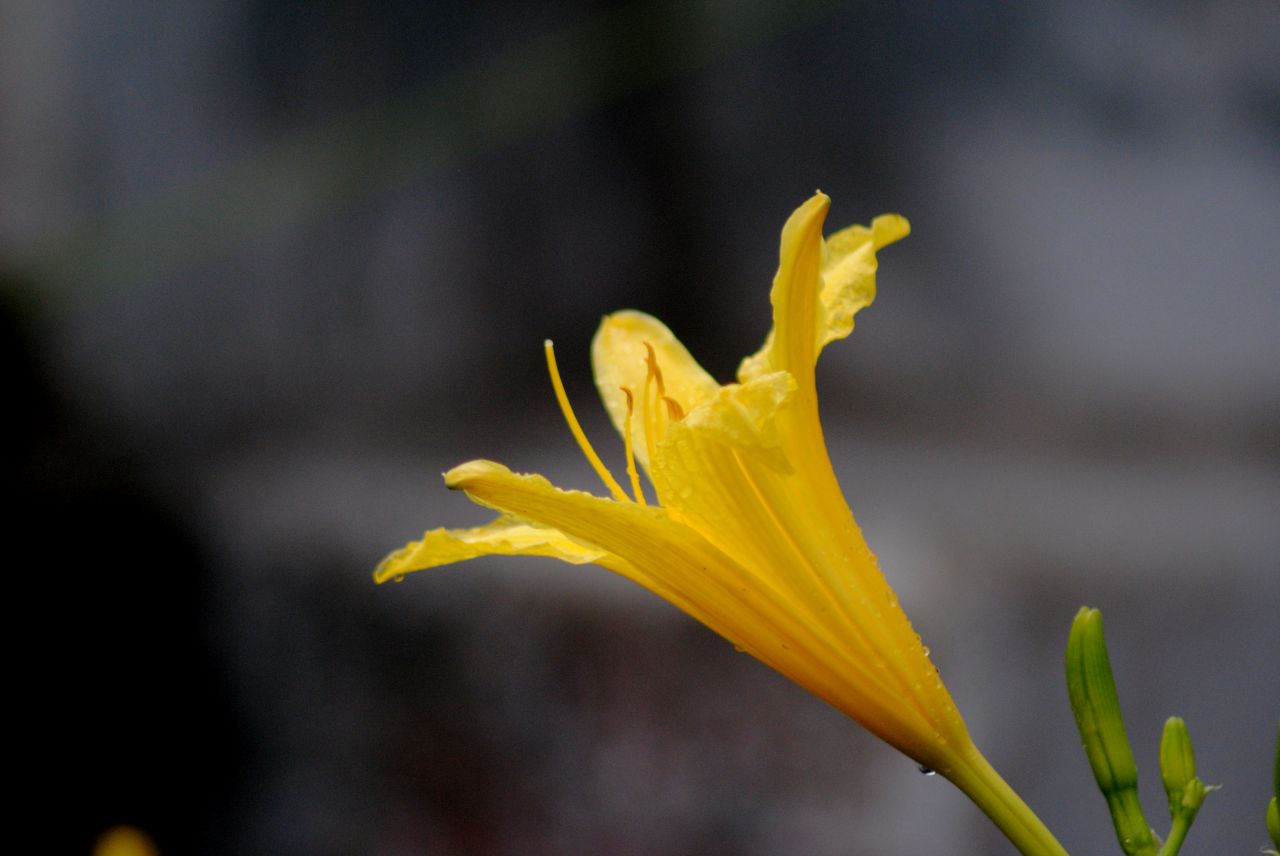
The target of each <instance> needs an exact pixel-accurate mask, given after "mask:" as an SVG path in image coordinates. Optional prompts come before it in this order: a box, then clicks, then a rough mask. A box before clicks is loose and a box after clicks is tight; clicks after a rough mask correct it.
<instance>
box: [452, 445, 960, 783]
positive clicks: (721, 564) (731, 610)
mask: <svg viewBox="0 0 1280 856" xmlns="http://www.w3.org/2000/svg"><path fill="white" fill-rule="evenodd" d="M722 448H728V447H722ZM445 481H446V483H447V484H448V485H449V487H451V488H455V489H460V490H464V491H466V493H467V495H468V496H470V497H471V498H472V499H473V500H474V501H476V502H478V503H480V504H481V505H485V506H489V507H492V508H497V509H501V510H504V511H507V512H508V513H510V514H513V515H515V516H517V517H519V518H521V519H526V520H530V521H534V522H536V523H537V524H539V525H542V526H547V527H552V528H554V529H557V530H560V531H562V532H563V533H564V534H565V535H567V536H569V537H570V538H572V539H573V540H575V541H581V542H582V543H584V544H595V545H598V546H599V547H600V548H601V550H602V551H603V552H605V553H606V554H609V555H611V556H613V557H614V559H615V560H616V561H617V565H616V567H615V566H610V567H612V568H613V569H614V570H616V571H617V572H618V573H620V574H622V575H623V576H626V577H628V578H630V579H632V580H633V581H634V582H637V583H639V584H640V585H642V586H644V587H645V588H648V589H649V590H651V591H653V592H654V593H655V594H657V595H659V596H660V597H663V598H665V599H666V600H668V601H669V602H671V603H672V604H674V605H675V606H677V607H679V608H680V609H682V610H684V611H685V612H686V613H688V614H689V615H691V616H692V617H694V618H696V619H697V620H699V621H701V622H702V623H703V624H705V625H707V626H708V627H710V628H711V629H712V630H714V631H715V632H716V633H719V634H720V635H721V636H723V637H724V638H726V639H728V640H729V641H731V642H733V643H734V644H735V645H737V646H738V647H740V648H742V649H743V650H745V651H748V652H749V653H751V654H752V655H753V656H755V657H756V658H757V659H759V660H761V661H762V662H764V663H765V664H766V665H768V666H771V667H772V668H774V669H776V670H778V671H780V672H781V673H783V674H785V675H788V676H789V677H791V678H792V679H793V680H795V681H796V682H797V683H799V684H800V685H801V686H803V687H805V688H806V689H808V690H810V691H811V692H813V693H814V694H816V695H818V696H819V697H820V698H823V699H824V700H826V701H827V702H829V703H830V704H832V705H833V706H835V707H836V708H837V709H839V710H841V711H843V712H845V713H846V714H848V715H849V716H851V717H853V718H854V719H856V720H858V721H859V722H861V723H862V724H863V725H864V726H866V727H867V728H869V729H870V730H872V731H873V732H875V733H876V734H878V735H880V736H881V737H882V738H883V739H885V740H887V741H889V742H890V743H891V744H892V745H894V746H897V747H898V748H900V749H902V750H903V751H906V752H908V753H909V754H911V755H912V757H915V758H924V759H928V758H931V757H933V755H934V753H935V752H936V751H937V747H938V746H939V745H941V743H942V741H943V738H942V735H941V733H940V730H939V729H938V727H937V724H936V723H935V722H934V721H932V720H930V719H929V718H928V717H927V715H926V714H925V713H924V711H923V710H922V709H921V708H919V707H918V706H915V705H903V704H902V695H901V693H900V692H898V691H892V690H887V689H886V685H885V683H884V679H883V678H881V677H880V676H878V675H875V674H874V673H873V670H874V669H875V668H877V667H876V666H875V665H874V663H872V662H870V661H869V659H868V658H867V657H866V653H867V651H866V650H864V649H863V648H862V647H861V646H855V647H850V646H848V645H847V643H846V642H842V641H840V640H839V639H837V638H835V637H833V636H832V634H831V630H832V625H831V624H830V623H829V622H827V621H824V620H822V619H821V618H819V617H817V616H815V614H814V613H813V612H812V611H811V610H810V609H808V608H807V607H806V606H805V605H804V604H803V603H801V602H799V601H798V600H797V592H796V590H795V589H794V587H792V586H789V585H785V584H783V581H782V579H781V577H780V576H779V572H780V571H781V569H778V568H772V569H769V572H768V573H764V574H761V573H758V572H757V570H756V569H754V568H752V567H749V566H744V565H743V564H741V563H739V562H737V561H735V560H734V559H732V558H731V557H730V556H729V555H728V554H726V553H725V552H724V551H722V550H721V549H720V548H718V547H717V546H716V545H715V544H713V543H711V542H710V541H708V540H707V539H706V538H704V537H703V536H702V535H701V534H699V533H698V531H696V530H695V529H693V528H690V527H689V526H686V525H684V524H683V523H681V522H678V521H677V520H673V519H672V518H671V517H670V516H669V515H668V514H667V513H666V512H665V511H663V510H662V509H660V508H654V507H651V506H640V505H636V504H634V503H621V502H615V501H613V500H609V499H604V498H601V497H596V496H592V495H591V494H588V493H583V492H581V491H567V490H560V489H559V488H556V487H554V486H552V485H551V483H550V482H548V481H547V480H546V479H545V478H543V477H542V476H538V475H523V474H518V473H513V472H511V471H510V470H508V469H507V468H506V467H503V466H502V465H500V464H495V463H493V462H491V461H472V462H470V463H467V464H463V465H462V466H459V467H456V468H455V469H453V470H451V471H449V472H448V473H446V474H445Z"/></svg>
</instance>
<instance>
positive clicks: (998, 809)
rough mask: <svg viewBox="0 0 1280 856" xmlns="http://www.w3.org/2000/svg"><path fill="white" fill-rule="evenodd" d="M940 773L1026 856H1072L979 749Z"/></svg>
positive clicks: (940, 770)
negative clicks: (1069, 855)
mask: <svg viewBox="0 0 1280 856" xmlns="http://www.w3.org/2000/svg"><path fill="white" fill-rule="evenodd" d="M938 772H939V773H941V774H942V775H944V776H946V777H947V778H948V779H950V780H951V782H952V783H953V784H954V785H955V786H956V787H958V788H959V789H960V790H961V791H963V792H964V794H965V796H967V797H969V799H971V800H973V802H974V804H975V805H977V806H978V808H980V809H982V811H983V813H985V814H986V816H987V817H989V818H991V822H992V823H994V824H995V825H996V827H997V828H999V830H1000V831H1001V832H1003V833H1004V836H1005V838H1008V839H1009V841H1011V842H1012V843H1013V846H1014V847H1017V848H1018V851H1019V852H1020V853H1022V854H1023V856H1068V854H1067V851H1066V850H1065V849H1064V848H1063V846H1062V845H1061V844H1059V843H1058V840H1057V839H1056V838H1054V837H1053V833H1051V832H1050V831H1049V830H1048V828H1046V827H1045V825H1044V824H1043V823H1042V822H1041V821H1040V818H1038V817H1036V815H1035V812H1033V811H1032V810H1031V809H1030V808H1028V807H1027V804H1026V803H1025V802H1023V801H1022V798H1021V797H1020V796H1018V795H1017V793H1015V792H1014V790H1013V788H1011V787H1009V785H1008V784H1007V783H1006V782H1005V780H1004V779H1002V778H1000V774H999V773H997V772H996V770H995V768H994V767H992V766H991V764H990V763H988V762H987V759H986V758H984V757H982V753H981V752H979V751H978V750H977V749H976V748H974V749H973V750H972V751H971V752H968V753H966V755H965V756H964V757H962V758H961V763H960V764H957V765H956V766H954V767H951V768H950V769H939V770H938Z"/></svg>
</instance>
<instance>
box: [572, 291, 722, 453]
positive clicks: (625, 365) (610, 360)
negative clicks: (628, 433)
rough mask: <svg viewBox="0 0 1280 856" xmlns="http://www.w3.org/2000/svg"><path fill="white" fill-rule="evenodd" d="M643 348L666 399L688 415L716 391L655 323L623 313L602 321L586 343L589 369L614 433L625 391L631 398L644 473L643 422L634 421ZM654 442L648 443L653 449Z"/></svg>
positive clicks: (622, 415)
mask: <svg viewBox="0 0 1280 856" xmlns="http://www.w3.org/2000/svg"><path fill="white" fill-rule="evenodd" d="M646 343H648V344H649V346H650V347H652V348H653V350H654V355H655V356H656V358H657V363H658V367H659V368H660V369H661V371H662V376H663V381H664V383H665V384H666V394H667V396H668V397H669V398H671V399H673V400H675V401H676V402H678V403H679V405H680V407H681V408H683V409H684V411H685V412H686V413H687V412H689V411H690V410H693V409H694V408H696V407H698V406H699V405H701V404H702V403H703V402H704V401H706V400H707V399H708V398H710V397H711V396H713V395H715V393H716V390H718V389H719V388H720V385H719V384H718V383H716V382H715V379H714V378H712V377H711V375H709V374H707V372H706V371H705V370H704V369H703V368H702V366H700V365H698V363H697V361H696V360H695V359H694V358H693V357H692V356H691V355H690V354H689V351H688V350H686V349H685V346H684V345H682V344H680V340H679V339H677V338H676V337H675V334H674V333H672V332H671V330H670V329H668V328H667V325H665V324H663V323H662V322H661V321H659V320H658V319H657V318H654V317H653V316H651V315H646V314H645V313H643V312H637V311H635V310H634V309H625V310H623V311H621V312H615V313H613V314H612V315H606V316H605V318H604V320H603V321H601V322H600V329H599V330H597V331H596V335H595V338H594V339H592V341H591V366H592V369H593V371H594V372H595V378H596V388H597V389H598V390H599V391H600V398H601V399H603V400H604V406H605V409H606V410H608V411H609V418H610V419H612V420H613V425H614V427H615V428H617V429H618V431H619V433H621V432H622V430H623V425H624V423H625V420H626V419H627V396H626V393H624V392H623V391H622V388H623V387H627V388H628V389H630V390H631V391H632V393H633V395H635V396H636V399H635V401H636V404H635V408H636V416H635V417H634V418H633V420H632V431H633V432H634V435H635V453H636V458H637V460H639V461H640V463H641V464H642V465H643V466H644V467H645V468H646V469H648V466H649V452H648V446H649V443H648V442H647V439H648V438H646V436H645V428H644V420H643V419H641V418H640V417H639V413H640V399H639V396H640V395H641V394H642V391H643V390H644V385H645V378H646V376H647V375H648V372H649V368H648V363H647V362H646V357H647V356H648V351H647V349H646V348H645V344H646ZM658 439H659V438H657V437H655V438H653V440H654V442H655V443H656V442H657V440H658Z"/></svg>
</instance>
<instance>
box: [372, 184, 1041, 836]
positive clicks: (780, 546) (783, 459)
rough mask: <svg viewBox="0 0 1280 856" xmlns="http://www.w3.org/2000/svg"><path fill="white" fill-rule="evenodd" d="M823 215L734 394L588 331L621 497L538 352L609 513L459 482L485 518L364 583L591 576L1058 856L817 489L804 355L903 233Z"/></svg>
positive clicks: (860, 545)
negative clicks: (603, 576) (469, 573)
mask: <svg viewBox="0 0 1280 856" xmlns="http://www.w3.org/2000/svg"><path fill="white" fill-rule="evenodd" d="M829 206H830V200H829V199H828V198H827V197H826V196H825V195H823V194H821V193H819V194H816V195H814V196H813V197H812V198H810V199H809V200H808V201H806V202H805V203H804V204H803V205H801V206H800V208H798V209H797V210H796V211H795V212H794V213H793V214H792V215H791V217H790V218H789V219H788V220H787V222H786V225H785V226H784V227H783V230H782V242H781V251H780V263H779V267H778V272H777V275H776V277H775V278H774V281H773V290H772V293H771V300H772V304H773V329H772V331H771V332H770V333H769V335H768V338H767V339H766V340H765V344H764V346H763V347H762V348H761V349H760V351H758V352H757V353H756V354H754V355H752V356H750V357H747V358H746V359H745V360H743V362H742V365H741V366H740V368H739V370H738V380H737V382H736V383H730V384H727V385H721V384H719V383H717V382H716V381H715V380H714V379H713V378H712V377H711V376H710V375H709V374H707V373H706V372H705V371H704V370H703V369H702V368H701V367H700V366H699V365H698V364H697V362H695V361H694V359H693V357H692V356H690V354H689V352H688V351H687V350H686V349H685V347H684V346H683V345H682V344H681V343H680V342H679V341H678V340H677V339H676V338H675V336H674V335H673V334H672V333H671V331H670V330H668V329H667V327H666V326H664V325H663V324H662V323H661V322H660V321H658V320H657V319H655V318H652V317H651V316H649V315H645V314H643V313H641V312H636V311H631V310H625V311H622V312H617V313H615V314H613V315H610V316H608V317H606V318H605V319H604V321H603V322H602V323H601V325H600V329H599V330H598V331H597V333H596V336H595V339H594V341H593V343H592V349H591V356H592V364H593V367H594V370H595V379H596V386H597V388H598V389H599V392H600V395H601V398H602V399H603V400H604V405H605V407H606V409H607V410H608V412H609V415H610V417H611V418H612V420H613V423H614V425H615V427H617V428H618V430H619V432H620V433H621V434H622V435H623V438H624V442H625V449H626V458H627V476H628V478H627V481H628V482H629V485H628V486H627V487H624V486H623V485H622V484H620V483H619V481H618V480H617V479H615V478H614V477H613V475H612V474H611V473H610V471H609V469H608V468H607V467H606V466H605V465H604V463H603V462H602V461H601V460H600V458H599V456H598V455H596V453H595V451H594V450H593V449H592V448H591V445H590V443H589V442H588V441H587V439H586V436H585V434H584V433H583V431H582V429H581V427H580V426H579V424H578V421H577V419H576V418H575V416H574V414H573V410H572V408H571V407H570V405H569V401H568V397H567V395H566V394H565V391H564V387H563V385H562V383H561V381H560V376H559V371H558V369H557V367H556V362H555V355H554V352H553V350H552V348H551V343H550V342H547V343H546V357H547V362H548V367H549V370H550V373H551V377H552V382H553V385H554V387H555V392H556V396H557V398H558V400H559V402H560V406H561V409H562V411H563V413H564V415H565V418H566V420H567V421H568V423H569V427H570V429H571V431H572V433H573V435H574V436H575V438H576V439H577V440H578V443H579V445H580V446H581V448H582V450H583V452H584V454H585V455H586V457H587V458H588V460H589V461H590V462H591V464H592V466H593V468H594V469H595V470H596V472H597V473H598V474H599V475H600V478H601V480H602V481H603V482H604V484H605V486H606V488H607V489H608V491H609V494H610V497H608V498H605V497H599V496H594V495H592V494H589V493H584V492H581V491H573V490H562V489H559V488H557V487H555V486H553V485H552V484H551V483H549V482H548V481H547V480H546V479H545V478H543V477H542V476H538V475H522V474H517V473H514V472H512V471H510V470H508V469H507V468H506V467H504V466H502V465H500V464H496V463H493V462H491V461H471V462H469V463H466V464H462V465H461V466H459V467H456V468H454V469H452V470H450V471H449V472H447V473H445V476H444V478H445V484H446V485H447V486H448V487H450V488H452V489H455V490H462V491H464V492H466V494H467V495H468V496H469V497H470V498H471V499H472V500H474V501H475V502H477V503H479V504H481V505H484V506H487V507H490V508H492V509H495V510H497V511H498V512H500V513H501V516H499V517H498V518H497V519H496V520H495V521H494V522H492V523H490V524H489V525H487V526H481V527H477V528H473V529H462V530H458V529H453V530H450V529H435V530H433V531H431V532H428V533H426V535H425V536H424V537H423V539H422V540H421V541H417V542H414V543H411V544H409V545H407V546H406V547H404V548H403V549H401V550H398V551H396V552H394V553H392V554H391V555H389V556H388V557H387V558H386V559H385V560H383V562H382V563H381V564H380V565H379V566H378V569H377V571H376V572H375V575H374V576H375V579H377V580H378V581H379V582H383V581H386V580H389V579H398V578H401V577H403V576H404V575H405V574H406V573H409V572H411V571H417V570H422V569H424V568H431V567H436V566H439V565H444V564H450V563H453V562H459V561H463V560H465V559H471V558H475V557H477V556H484V555H494V554H503V555H535V556H550V557H555V558H558V559H562V560H564V561H567V562H571V563H574V564H584V563H594V564H597V565H602V566H604V567H606V568H608V569H609V570H611V571H614V572H615V573H618V574H621V575H622V576H624V577H626V578H628V579H630V580H632V581H634V582H636V583H639V584H640V585H642V586H644V587H645V588H647V589H649V590H650V591H652V592H654V593H655V594H657V595H659V596H660V597H663V598H665V599H666V600H668V601H670V602H671V603H673V604H674V605H675V606H677V607H679V608H680V609H682V610H684V611H685V612H686V613H688V614H689V615H691V616H693V617H694V618H696V619H697V620H699V621H701V622H702V623H703V624H705V625H707V626H708V627H710V628H711V629H712V630H714V631H715V632H717V633H719V634H720V635H721V636H723V637H724V638H725V639H727V640H729V641H730V642H732V643H733V644H734V645H735V646H737V647H738V648H740V649H742V650H744V651H746V652H749V653H750V654H752V655H753V656H755V657H756V658H757V659H759V660H760V661H762V662H763V663H765V664H767V665H769V666H771V667H773V668H774V669H776V670H777V671H779V672H781V673H782V674H784V675H786V676H787V677H789V678H791V679H792V680H794V681H795V682H796V683H798V684H800V685H801V686H803V687H805V688H806V689H808V690H809V691H811V692H812V693H814V694H815V695H817V696H819V697H820V698H822V699H824V700H825V701H827V702H828V703H830V704H831V705H833V706H834V707H836V708H837V709H839V710H840V711H842V712H843V713H845V714H847V715H848V716H849V717H851V718H852V719H854V720H856V721H857V722H859V723H861V724H862V725H863V726H864V727H866V728H867V729H868V730H870V731H871V732H873V733H874V734H876V735H877V736H879V737H880V738H881V739H883V740H885V741H886V742H887V743H889V744H890V745H892V746H894V747H896V748H897V749H899V750H900V751H902V752H903V753H905V754H907V755H908V756H910V757H911V758H914V759H915V760H916V761H917V762H919V763H920V764H922V765H924V766H925V767H928V768H930V769H932V770H936V771H937V772H938V773H940V774H942V775H944V776H947V777H948V778H950V779H951V780H952V781H954V782H955V783H956V784H958V785H959V786H960V787H961V788H962V789H963V790H964V791H965V792H966V793H968V794H969V795H970V796H971V797H972V798H973V799H974V800H975V801H976V802H978V804H979V805H980V806H981V807H982V808H983V809H984V810H985V811H987V813H988V814H989V815H991V816H992V818H993V819H995V820H996V822H997V823H998V824H999V825H1000V826H1001V828H1002V829H1003V830H1004V831H1005V832H1006V834H1007V835H1009V836H1010V838H1011V839H1012V840H1014V843H1015V844H1017V845H1018V846H1019V847H1020V848H1022V849H1023V852H1025V853H1051V854H1063V853H1064V851H1062V850H1061V848H1060V847H1059V846H1058V845H1057V843H1056V842H1055V841H1053V838H1052V836H1051V835H1049V833H1048V831H1047V830H1045V829H1044V828H1043V826H1042V825H1040V823H1039V821H1038V820H1036V819H1035V816H1034V815H1033V814H1031V812H1030V811H1029V810H1028V809H1027V808H1026V806H1025V805H1023V803H1022V802H1021V800H1019V799H1018V797H1017V796H1016V795H1015V794H1013V792H1012V791H1011V790H1010V789H1009V788H1008V786H1007V785H1005V783H1004V782H1003V781H1002V780H1001V779H1000V778H999V776H998V775H997V774H996V773H995V771H994V770H993V769H992V768H991V767H990V765H988V764H987V763H986V761H985V759H983V758H982V756H981V755H980V754H979V753H978V751H977V749H976V748H974V745H973V742H972V740H971V739H970V737H969V734H968V732H967V730H966V728H965V725H964V722H963V720H962V719H961V717H960V714H959V712H958V711H957V710H956V707H955V704H954V703H953V702H952V700H951V696H950V695H949V694H948V692H947V690H946V687H944V686H943V684H942V680H941V678H940V677H939V675H938V671H937V669H936V668H935V667H934V665H933V663H931V662H930V660H929V656H928V651H927V650H926V649H925V647H924V646H923V644H922V643H921V640H920V637H919V636H918V635H917V634H916V633H915V631H914V630H913V629H912V627H911V624H910V622H909V621H908V620H907V617H906V615H905V614H904V613H903V611H902V608H901V607H900V606H899V604H898V599H897V597H896V596H895V595H894V593H893V591H892V590H891V589H890V588H889V586H888V584H887V583H886V581H885V579H884V576H883V574H882V573H881V572H880V569H879V567H878V566H877V564H876V560H875V557H874V556H873V555H872V553H871V550H870V549H869V548H868V547H867V544H866V541H865V540H864V539H863V536H862V533H861V531H860V530H859V528H858V525H857V523H856V522H855V521H854V519H853V515H852V513H851V512H850V511H849V506H848V504H847V503H846V502H845V499H844V496H843V494H842V493H841V491H840V487H839V485H838V484H837V482H836V478H835V474H834V472H833V471H832V467H831V462H830V460H829V458H828V455H827V450H826V444H825V441H824V439H823V434H822V426H821V424H820V423H819V421H818V399H817V390H816V387H815V382H814V367H815V364H816V362H817V358H818V354H819V353H820V352H821V351H822V349H823V348H824V347H825V346H826V345H827V344H828V343H830V342H832V341H835V340H836V339H841V338H844V337H845V336H848V335H849V333H850V332H851V331H852V330H853V318H854V314H855V313H856V312H857V311H858V310H860V309H862V308H863V307H865V306H867V305H869V304H870V303H871V301H872V300H873V299H874V297H875V275H876V264H877V262H876V251H877V250H879V249H880V248H882V247H884V246H886V245H887V244H890V243H892V242H894V241H897V240H899V239H900V238H902V237H904V236H905V235H906V234H907V233H908V231H909V226H908V224H907V221H906V220H905V219H903V218H902V217H899V216H896V215H885V216H881V217H877V218H876V219H875V220H874V221H873V222H872V224H871V225H870V226H869V227H866V226H852V227H849V228H847V229H844V230H841V231H839V232H837V233H835V234H834V235H832V236H831V237H830V238H829V239H828V240H824V239H823V236H822V226H823V222H824V220H825V218H826V214H827V210H828V208H829ZM637 464H638V465H639V466H638V467H637ZM640 468H643V469H644V470H645V471H646V472H647V473H648V475H649V478H650V482H651V484H652V488H653V494H654V495H653V496H652V497H649V496H646V494H645V492H644V489H643V485H642V484H641V481H640V475H639V472H640ZM628 488H629V491H628Z"/></svg>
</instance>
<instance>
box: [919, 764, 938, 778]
mask: <svg viewBox="0 0 1280 856" xmlns="http://www.w3.org/2000/svg"><path fill="white" fill-rule="evenodd" d="M918 769H919V770H920V772H921V773H923V774H924V775H926V776H936V775H938V771H937V770H935V769H933V768H932V767H926V766H925V765H924V764H921V765H920V766H919V768H918Z"/></svg>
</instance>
